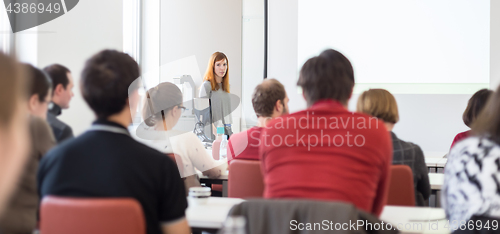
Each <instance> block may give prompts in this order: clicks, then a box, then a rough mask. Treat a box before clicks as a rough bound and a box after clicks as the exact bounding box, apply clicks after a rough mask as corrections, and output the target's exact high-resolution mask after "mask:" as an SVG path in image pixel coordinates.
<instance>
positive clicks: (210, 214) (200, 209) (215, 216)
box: [186, 197, 244, 229]
mask: <svg viewBox="0 0 500 234" xmlns="http://www.w3.org/2000/svg"><path fill="white" fill-rule="evenodd" d="M243 201H244V200H243V199H239V198H225V197H224V198H223V197H209V198H208V203H207V204H206V205H199V206H193V205H191V204H189V206H188V208H187V210H186V218H187V220H188V222H189V226H191V227H193V228H213V229H218V228H221V227H222V224H223V223H224V221H225V220H226V217H227V214H228V213H229V210H231V208H232V207H233V206H234V205H236V204H240V203H241V202H243ZM188 203H190V202H189V199H188Z"/></svg>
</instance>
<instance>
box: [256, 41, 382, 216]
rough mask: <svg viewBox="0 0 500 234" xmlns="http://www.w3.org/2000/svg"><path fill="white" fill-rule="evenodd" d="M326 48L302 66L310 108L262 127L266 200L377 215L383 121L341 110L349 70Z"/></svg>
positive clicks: (344, 61)
mask: <svg viewBox="0 0 500 234" xmlns="http://www.w3.org/2000/svg"><path fill="white" fill-rule="evenodd" d="M328 53H329V54H330V55H331V56H322V55H320V56H317V57H313V58H311V59H309V60H307V62H306V63H305V64H304V65H303V66H302V69H301V70H300V75H299V80H298V82H297V84H298V86H300V87H301V88H302V93H303V96H304V98H305V100H306V102H307V106H308V108H307V109H306V110H303V111H299V112H296V113H293V114H289V115H286V116H283V117H279V118H276V119H274V120H272V121H271V122H269V123H268V124H267V126H266V128H265V129H264V131H263V132H262V135H261V138H260V141H261V144H260V145H261V147H260V151H259V152H260V156H261V163H262V171H263V174H264V181H265V183H264V184H265V189H264V197H266V198H307V199H317V200H331V201H342V202H349V203H352V204H354V205H355V206H356V207H357V208H360V209H362V210H365V211H367V212H370V213H372V214H375V215H377V216H378V215H380V213H381V212H382V209H383V207H384V205H385V203H386V200H387V192H388V186H389V176H390V166H391V162H392V145H391V140H390V135H389V133H388V131H387V129H386V128H385V127H384V124H383V122H382V121H380V120H378V119H376V118H374V117H370V116H368V115H365V114H361V113H353V112H349V111H348V110H347V102H348V100H349V99H350V97H351V94H352V90H353V87H354V76H353V68H352V66H351V63H350V62H349V60H348V59H347V58H346V57H345V56H344V55H342V54H341V53H339V52H338V51H334V50H332V51H330V52H328Z"/></svg>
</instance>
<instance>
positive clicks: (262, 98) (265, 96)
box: [252, 79, 286, 117]
mask: <svg viewBox="0 0 500 234" xmlns="http://www.w3.org/2000/svg"><path fill="white" fill-rule="evenodd" d="M285 97H286V91H285V87H284V86H283V84H281V83H280V82H279V81H278V80H276V79H266V80H264V81H263V82H262V83H260V84H259V85H257V87H256V88H255V91H254V92H253V95H252V105H253V109H254V111H255V114H257V117H260V116H263V117H271V115H273V111H274V106H275V105H276V102H277V101H278V100H281V102H282V103H283V102H284V101H285Z"/></svg>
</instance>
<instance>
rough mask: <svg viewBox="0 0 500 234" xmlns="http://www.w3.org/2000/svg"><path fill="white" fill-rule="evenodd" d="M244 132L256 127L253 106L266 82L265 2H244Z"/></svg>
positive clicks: (257, 0)
mask: <svg viewBox="0 0 500 234" xmlns="http://www.w3.org/2000/svg"><path fill="white" fill-rule="evenodd" d="M242 40H243V41H242V81H241V82H242V87H243V89H242V96H241V103H242V109H243V110H242V111H243V116H242V120H241V121H242V124H241V126H242V128H243V129H242V130H244V129H247V128H250V127H252V126H255V124H257V116H256V115H255V111H254V110H253V106H252V94H253V91H254V89H255V87H256V86H257V85H258V84H260V83H261V82H262V81H263V80H264V1H262V0H243V38H242Z"/></svg>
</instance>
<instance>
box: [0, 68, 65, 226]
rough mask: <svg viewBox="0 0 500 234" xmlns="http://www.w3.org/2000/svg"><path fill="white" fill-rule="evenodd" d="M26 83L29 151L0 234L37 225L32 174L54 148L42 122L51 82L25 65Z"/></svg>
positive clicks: (3, 219) (36, 208)
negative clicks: (27, 87)
mask: <svg viewBox="0 0 500 234" xmlns="http://www.w3.org/2000/svg"><path fill="white" fill-rule="evenodd" d="M25 67H26V68H27V69H26V71H27V78H28V81H29V83H30V88H29V93H28V96H29V98H28V106H27V107H28V110H29V113H30V117H29V128H30V135H31V139H30V140H31V150H30V153H29V157H28V161H27V163H26V165H25V167H24V171H23V174H22V177H21V181H20V183H19V184H18V186H17V188H16V192H15V194H14V196H13V197H12V199H11V200H10V204H9V206H8V207H7V209H6V210H5V214H4V215H3V216H2V218H1V219H0V232H1V233H3V234H9V233H26V234H30V233H32V232H33V230H35V228H36V224H37V210H38V201H39V200H40V199H39V197H38V191H37V188H36V173H37V171H38V164H39V161H40V159H41V158H42V157H43V155H45V153H47V151H49V149H50V148H52V147H53V146H55V145H56V140H55V139H54V135H53V134H52V130H51V129H50V126H49V124H48V123H47V122H46V121H45V118H46V116H47V109H48V104H49V103H50V98H51V90H52V83H51V81H50V79H49V78H48V77H47V75H46V74H44V73H43V72H42V71H40V70H39V69H37V68H35V67H33V66H32V65H25Z"/></svg>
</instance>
